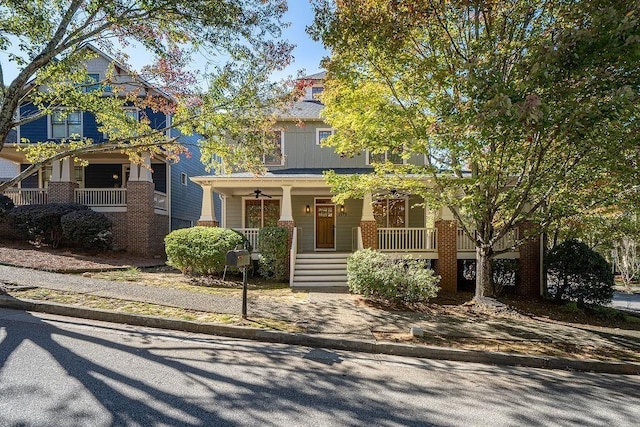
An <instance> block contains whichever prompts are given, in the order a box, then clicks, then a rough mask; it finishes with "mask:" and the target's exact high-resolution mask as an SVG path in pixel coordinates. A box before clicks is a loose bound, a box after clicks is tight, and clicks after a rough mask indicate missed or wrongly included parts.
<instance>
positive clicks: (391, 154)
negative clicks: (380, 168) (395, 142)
mask: <svg viewBox="0 0 640 427" xmlns="http://www.w3.org/2000/svg"><path fill="white" fill-rule="evenodd" d="M384 162H391V163H393V164H394V165H402V164H404V163H405V162H404V159H403V158H402V153H397V152H396V151H393V150H387V151H385V152H384V153H372V152H370V151H368V150H367V164H368V165H370V164H373V163H384Z"/></svg>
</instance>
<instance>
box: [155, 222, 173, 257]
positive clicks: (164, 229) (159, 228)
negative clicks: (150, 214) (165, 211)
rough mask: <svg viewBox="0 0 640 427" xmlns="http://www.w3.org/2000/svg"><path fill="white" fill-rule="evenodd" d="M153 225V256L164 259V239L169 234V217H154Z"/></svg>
mask: <svg viewBox="0 0 640 427" xmlns="http://www.w3.org/2000/svg"><path fill="white" fill-rule="evenodd" d="M154 219H155V225H154V228H153V229H154V231H155V235H154V237H153V241H152V242H151V243H152V251H153V255H154V256H161V257H163V258H164V257H166V252H165V250H164V238H165V236H166V235H167V234H169V231H170V230H169V217H168V216H167V215H159V214H155V215H154Z"/></svg>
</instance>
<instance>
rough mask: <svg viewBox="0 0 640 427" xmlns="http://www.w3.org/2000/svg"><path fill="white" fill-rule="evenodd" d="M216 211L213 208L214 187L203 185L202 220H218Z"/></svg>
mask: <svg viewBox="0 0 640 427" xmlns="http://www.w3.org/2000/svg"><path fill="white" fill-rule="evenodd" d="M217 220H218V219H217V218H216V211H215V209H214V208H213V188H212V187H211V186H210V185H203V186H202V210H201V211H200V221H217Z"/></svg>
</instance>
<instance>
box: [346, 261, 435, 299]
mask: <svg viewBox="0 0 640 427" xmlns="http://www.w3.org/2000/svg"><path fill="white" fill-rule="evenodd" d="M439 280H440V277H439V276H436V275H434V273H433V270H431V269H429V268H425V264H424V262H423V261H420V260H413V259H409V258H405V259H400V260H393V259H391V258H389V257H388V256H386V255H385V254H383V253H381V252H378V251H374V250H371V249H363V250H359V251H356V252H354V253H353V254H352V255H350V256H349V258H347V284H348V285H349V290H350V291H351V292H352V293H356V294H362V295H364V296H365V297H373V298H377V299H382V300H386V301H391V302H403V303H415V302H426V301H428V300H429V299H430V298H433V297H435V296H436V295H437V293H438V290H439V289H440V288H439V287H438V282H439Z"/></svg>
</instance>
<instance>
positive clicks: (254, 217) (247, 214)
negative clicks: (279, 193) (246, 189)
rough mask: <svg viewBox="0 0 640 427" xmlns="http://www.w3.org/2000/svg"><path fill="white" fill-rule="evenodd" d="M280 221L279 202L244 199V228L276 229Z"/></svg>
mask: <svg viewBox="0 0 640 427" xmlns="http://www.w3.org/2000/svg"><path fill="white" fill-rule="evenodd" d="M279 219H280V200H276V199H258V200H256V199H246V200H245V201H244V226H245V228H262V227H276V226H277V225H278V220H279Z"/></svg>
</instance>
